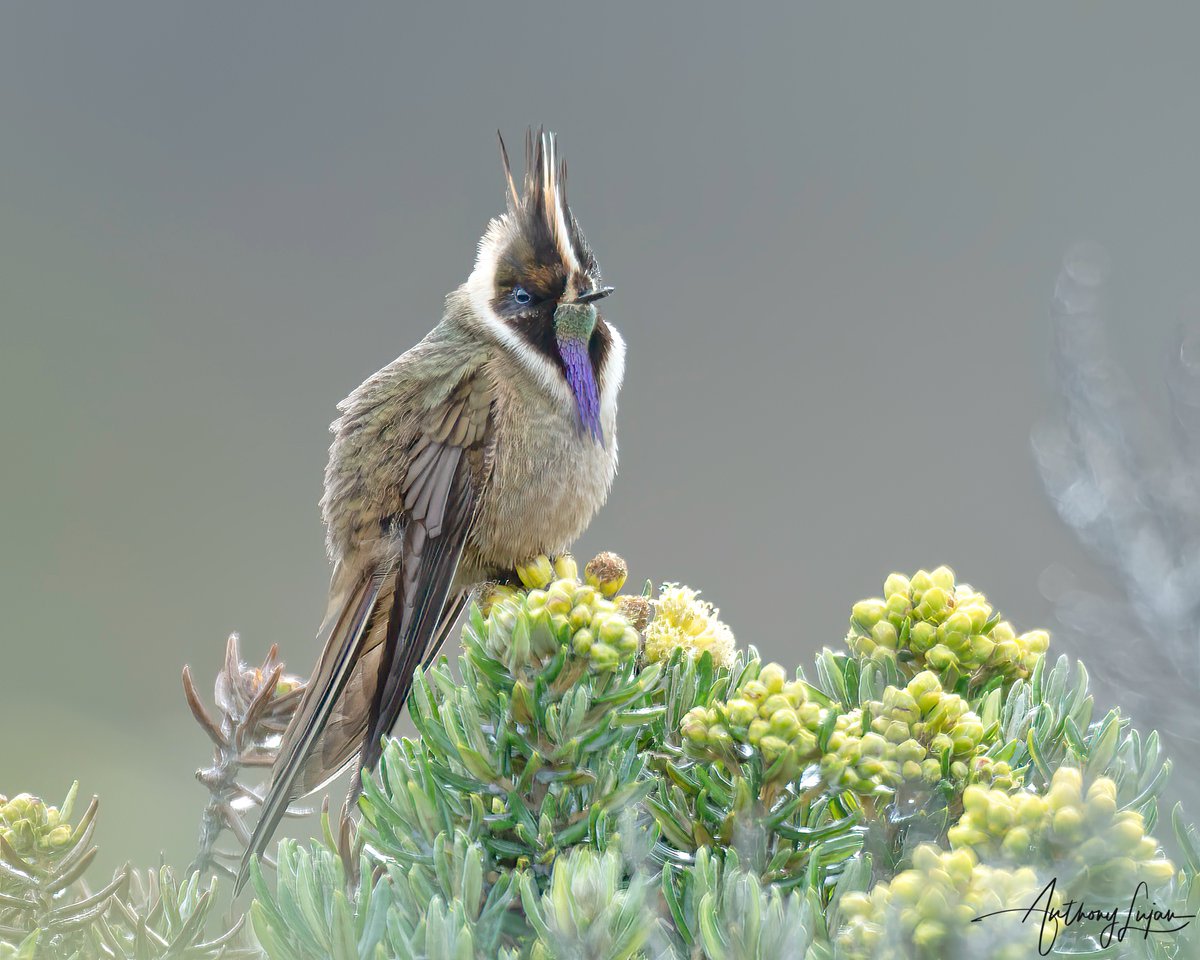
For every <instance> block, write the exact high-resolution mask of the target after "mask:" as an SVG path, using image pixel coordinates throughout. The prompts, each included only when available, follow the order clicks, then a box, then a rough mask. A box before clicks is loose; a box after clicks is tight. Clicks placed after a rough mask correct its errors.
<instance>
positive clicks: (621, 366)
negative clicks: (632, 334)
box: [600, 323, 625, 433]
mask: <svg viewBox="0 0 1200 960" xmlns="http://www.w3.org/2000/svg"><path fill="white" fill-rule="evenodd" d="M608 332H609V335H610V336H611V337H612V343H611V344H610V345H609V348H608V355H607V356H606V357H605V363H604V369H603V370H601V371H600V422H601V423H602V424H603V425H604V430H605V433H611V432H612V429H613V424H614V423H615V422H616V418H617V394H618V393H619V392H620V390H621V381H622V380H623V379H624V378H625V339H624V338H623V337H622V336H621V334H620V333H618V332H617V328H616V327H614V326H613V325H612V324H611V323H609V324H608Z"/></svg>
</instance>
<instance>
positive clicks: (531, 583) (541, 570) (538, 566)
mask: <svg viewBox="0 0 1200 960" xmlns="http://www.w3.org/2000/svg"><path fill="white" fill-rule="evenodd" d="M517 577H518V578H520V581H521V583H523V584H524V585H525V587H526V588H527V589H530V590H533V589H538V590H541V589H544V588H545V587H546V585H547V584H549V583H550V581H551V580H553V579H554V567H553V566H552V565H551V563H550V558H549V557H547V556H546V555H545V554H539V555H538V556H536V557H534V558H533V559H532V560H530V561H528V562H527V563H523V564H517Z"/></svg>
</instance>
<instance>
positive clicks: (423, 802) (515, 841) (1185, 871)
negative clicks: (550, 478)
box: [0, 554, 1200, 960]
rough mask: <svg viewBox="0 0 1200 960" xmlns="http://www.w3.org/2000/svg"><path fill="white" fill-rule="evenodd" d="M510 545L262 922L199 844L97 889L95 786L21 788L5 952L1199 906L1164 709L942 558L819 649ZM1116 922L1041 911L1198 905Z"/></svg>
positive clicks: (863, 940) (561, 948)
mask: <svg viewBox="0 0 1200 960" xmlns="http://www.w3.org/2000/svg"><path fill="white" fill-rule="evenodd" d="M518 574H519V577H520V580H521V584H522V586H520V587H517V586H505V587H498V588H495V589H493V590H492V591H490V592H489V593H488V594H487V596H486V597H484V598H483V602H482V603H481V605H479V606H476V607H473V608H472V609H471V611H470V613H469V617H468V620H467V623H466V626H465V628H464V631H463V637H462V651H461V655H460V656H459V657H458V659H457V663H455V664H453V665H452V664H451V663H450V662H448V661H447V660H446V659H443V660H442V661H441V662H440V663H438V664H436V665H435V666H433V667H432V668H431V669H430V670H428V671H427V672H425V673H424V674H421V675H419V676H417V677H416V678H415V682H414V686H413V693H412V697H411V699H410V701H409V712H410V715H411V717H412V720H413V723H414V724H415V726H416V729H417V732H418V736H417V737H416V738H414V739H399V740H391V741H389V742H388V743H387V744H386V745H385V749H384V753H383V757H382V759H381V761H380V763H379V766H378V768H377V770H376V771H374V774H373V775H371V776H368V777H367V778H366V780H365V783H364V788H363V795H362V797H361V798H360V800H359V812H360V813H361V820H360V822H359V823H358V824H357V825H353V824H352V823H351V821H350V820H348V819H346V818H345V817H344V818H343V820H342V823H341V825H340V829H339V830H338V831H336V834H337V835H336V836H335V831H334V830H333V829H332V828H331V826H330V823H329V820H328V818H326V820H325V821H324V823H325V830H324V838H323V839H321V840H316V841H313V842H311V843H310V844H308V845H307V846H305V845H301V844H298V843H296V842H293V841H284V842H282V843H281V844H280V847H279V855H278V874H277V877H276V879H275V881H274V883H271V882H269V880H268V879H267V878H266V877H265V876H264V874H263V872H262V870H261V869H259V868H258V867H256V868H255V870H254V872H253V882H254V892H255V900H254V902H253V904H252V907H251V911H250V917H251V921H252V927H253V932H254V935H255V937H256V940H257V946H255V947H250V946H248V945H246V944H244V943H242V942H241V940H240V938H239V937H237V936H236V935H235V933H236V931H235V932H231V933H228V934H222V935H219V936H216V937H215V938H214V937H213V934H212V933H211V932H208V933H206V932H205V928H206V927H208V926H210V925H211V917H210V916H209V914H211V912H212V910H211V904H212V902H213V888H211V887H210V888H207V889H204V888H202V886H201V885H200V883H199V880H198V877H197V876H196V875H195V874H192V875H190V876H189V877H188V878H187V880H186V881H185V882H183V883H180V884H177V883H176V882H175V881H174V880H173V878H172V877H171V875H170V874H169V872H166V871H163V872H162V873H160V874H158V875H155V877H156V880H155V882H154V883H153V884H152V886H153V890H147V889H145V888H146V886H147V885H146V884H136V883H133V882H132V880H131V875H129V874H127V873H126V872H124V871H122V872H120V873H119V874H118V876H117V877H116V878H115V879H114V881H113V884H110V885H108V886H106V887H105V888H103V889H101V890H100V891H98V892H97V893H90V892H88V890H87V889H86V888H83V887H81V886H79V885H78V884H77V883H76V881H77V880H78V879H79V876H80V875H81V874H82V872H83V871H84V870H85V869H86V867H87V865H88V863H90V857H91V856H92V855H93V854H92V853H89V852H88V851H89V841H90V836H91V831H92V827H93V824H94V818H95V805H94V803H93V805H92V807H90V808H89V810H88V812H87V813H86V814H85V815H84V817H83V818H81V820H80V823H79V825H77V826H71V825H70V822H69V818H70V803H69V802H68V803H65V804H64V805H63V809H62V810H61V811H57V810H54V808H50V807H45V806H44V805H43V806H38V804H39V803H40V801H36V800H34V799H33V798H16V799H15V800H14V801H10V802H7V806H5V805H3V803H0V960H5V958H10V957H19V958H22V960H40V958H42V957H48V956H78V957H80V958H89V960H90V958H93V957H97V958H98V957H134V956H136V957H139V958H140V957H149V958H156V957H162V958H165V957H168V956H170V957H176V956H178V957H188V958H196V960H203V958H210V957H212V958H216V957H222V956H225V957H237V956H248V955H251V952H253V953H255V954H257V955H259V956H261V955H262V954H265V955H266V956H267V957H269V958H270V960H325V958H334V960H392V958H404V960H407V958H413V960H474V958H488V960H491V958H502V960H559V958H561V960H651V958H653V960H784V958H796V957H799V958H802V960H868V958H870V960H875V958H879V960H934V958H938V960H940V958H956V957H967V956H970V957H982V958H990V960H1018V958H1023V957H1026V956H1034V955H1036V950H1037V946H1038V936H1039V933H1040V932H1043V931H1041V930H1040V929H1039V924H1038V923H1036V922H1032V923H1029V924H1022V923H1021V922H1020V918H1019V916H1016V915H1014V914H1011V913H998V911H1006V910H1011V909H1013V908H1015V907H1020V908H1022V910H1023V909H1024V908H1026V907H1028V906H1029V905H1030V903H1031V902H1032V901H1033V900H1034V898H1036V897H1037V896H1038V895H1039V891H1043V890H1044V889H1045V888H1046V886H1047V883H1048V881H1049V880H1051V879H1055V880H1056V881H1057V891H1056V894H1055V895H1054V896H1053V897H1051V896H1049V895H1048V896H1047V903H1054V904H1061V903H1063V902H1064V901H1065V900H1066V898H1068V897H1070V898H1073V901H1074V902H1081V903H1087V904H1088V905H1089V906H1094V907H1097V908H1099V907H1102V906H1106V905H1110V904H1116V903H1121V902H1124V903H1125V904H1126V905H1127V904H1128V902H1129V898H1130V897H1131V896H1133V894H1134V886H1135V885H1136V884H1137V883H1138V882H1142V881H1144V882H1145V883H1146V885H1147V886H1146V890H1147V896H1146V897H1145V898H1144V900H1145V902H1144V903H1143V904H1142V905H1143V906H1149V900H1150V899H1151V898H1152V900H1153V902H1154V904H1155V905H1156V906H1157V907H1158V908H1159V909H1161V910H1165V909H1167V908H1170V909H1172V910H1174V911H1175V912H1176V913H1177V914H1197V913H1200V880H1198V877H1200V837H1198V835H1197V833H1196V831H1195V830H1194V829H1193V828H1192V827H1191V826H1190V825H1189V824H1188V823H1187V822H1186V820H1185V819H1184V817H1183V815H1182V813H1181V812H1180V811H1179V810H1176V811H1175V813H1174V815H1173V817H1172V818H1171V823H1170V826H1171V828H1172V829H1171V831H1170V832H1171V833H1173V834H1174V841H1175V845H1176V849H1177V851H1178V854H1179V863H1178V864H1176V863H1173V862H1172V861H1171V860H1168V858H1167V856H1166V854H1165V853H1164V851H1163V850H1162V848H1161V847H1160V845H1159V843H1158V842H1157V841H1156V840H1154V839H1153V837H1152V836H1151V832H1152V831H1154V830H1155V827H1156V824H1157V825H1158V826H1159V827H1162V824H1161V823H1159V810H1158V797H1159V794H1160V791H1161V789H1162V787H1163V784H1164V781H1165V779H1166V776H1167V773H1168V769H1169V765H1168V764H1167V762H1166V760H1165V759H1164V757H1163V756H1162V751H1161V748H1160V745H1159V740H1158V737H1157V736H1156V735H1155V734H1153V733H1152V734H1150V735H1149V736H1146V737H1143V736H1141V735H1140V734H1139V733H1138V732H1137V731H1135V730H1133V729H1132V728H1131V727H1130V724H1129V722H1128V720H1127V719H1126V718H1124V717H1122V716H1121V715H1120V714H1119V713H1118V712H1117V711H1115V710H1114V711H1111V712H1109V713H1107V714H1105V715H1104V716H1102V717H1101V718H1099V719H1098V720H1093V712H1094V704H1093V701H1092V697H1091V695H1090V693H1089V691H1088V678H1087V673H1086V671H1085V670H1084V669H1083V667H1082V665H1079V664H1075V665H1071V664H1070V663H1068V662H1067V660H1066V659H1065V658H1059V659H1058V660H1057V661H1055V662H1051V661H1049V660H1047V658H1046V657H1045V656H1044V653H1045V650H1046V636H1045V634H1044V633H1042V632H1041V631H1031V632H1028V633H1024V634H1018V633H1017V632H1016V631H1015V630H1014V629H1013V628H1012V627H1011V626H1009V625H1008V624H1007V622H1006V621H1004V620H1002V619H1001V618H1000V616H999V615H998V614H997V613H995V611H993V610H992V608H991V606H990V605H989V604H988V603H987V601H986V598H984V597H983V596H982V594H979V593H978V592H977V591H974V590H973V589H971V588H970V587H968V586H966V585H964V584H959V583H957V582H956V581H955V579H954V576H953V573H952V572H951V571H949V570H948V569H947V568H938V569H936V570H934V571H932V572H931V573H925V572H918V573H917V574H916V575H914V576H912V577H906V576H901V575H898V574H894V575H892V576H891V577H889V578H888V580H887V582H886V584H885V587H884V597H883V598H881V599H873V600H869V601H863V602H862V603H859V604H857V605H855V607H854V611H853V614H852V617H851V626H850V633H849V635H848V637H847V649H846V650H843V651H840V652H838V651H834V650H829V649H826V650H824V651H822V652H821V654H820V655H819V656H818V657H817V660H816V663H815V665H814V668H813V670H812V672H811V675H806V674H805V673H804V672H803V671H802V670H796V671H789V670H787V669H785V668H783V667H781V666H779V665H778V664H763V663H762V661H761V659H760V657H759V656H758V654H757V652H756V651H755V649H754V648H753V647H745V648H742V649H740V650H739V649H737V648H735V647H733V646H732V632H731V631H730V630H729V628H728V627H727V626H726V625H725V624H723V623H721V622H720V621H719V620H718V619H717V611H716V610H715V608H713V607H712V606H711V605H710V604H708V603H707V602H706V601H700V600H699V599H698V598H697V595H696V592H695V591H693V590H690V589H689V588H686V587H680V586H678V585H675V584H666V585H664V587H663V588H662V590H661V591H660V592H659V594H658V595H657V596H654V597H652V596H650V595H649V592H648V593H647V595H646V596H633V595H629V596H618V595H617V591H618V590H619V589H620V588H621V586H622V585H623V584H624V582H625V579H626V571H625V566H624V563H623V561H621V560H620V558H617V557H615V556H613V555H611V554H608V555H603V556H602V557H600V558H597V559H596V560H595V561H593V562H592V563H590V564H588V565H587V567H586V568H585V571H584V574H583V576H582V577H580V576H579V572H578V569H577V567H576V565H575V563H574V561H573V560H571V559H570V558H562V557H560V558H558V559H557V560H556V561H551V560H550V559H549V558H545V557H541V558H536V559H535V560H533V561H531V562H530V563H529V564H527V565H525V566H523V567H522V568H521V569H520V570H519V571H518ZM651 615H653V617H654V619H649V618H650V617H651ZM660 617H661V618H662V619H659V618H660ZM655 623H657V624H658V626H657V628H655ZM648 636H652V637H653V644H652V645H651V649H648V648H647V637H648ZM236 660H237V657H232V661H236ZM232 661H231V662H232ZM234 667H237V668H238V669H239V670H240V667H238V664H237V663H233V664H232V666H231V667H230V668H229V669H230V670H233V668H234ZM227 672H228V671H227ZM235 672H236V671H235ZM239 675H240V674H239ZM252 693H253V691H249V693H248V696H249V695H250V694H252ZM239 715H240V714H239ZM253 739H254V738H250V740H253ZM248 742H249V741H248ZM254 742H255V743H257V741H254ZM222 782H224V781H222ZM18 801H19V802H18ZM222 822H223V823H225V824H226V825H227V826H228V825H231V824H230V821H229V820H228V818H227V819H226V820H225V821H222ZM232 825H233V826H234V827H235V828H236V823H234V824H232ZM235 832H236V829H235ZM1157 832H1159V833H1160V834H1161V833H1163V832H1164V830H1162V829H1160V830H1159V831H1157ZM14 858H16V859H14ZM135 887H138V888H139V890H138V891H134V892H131V890H134V888H135ZM992 913H994V914H996V915H995V916H991V917H986V918H985V919H984V920H982V921H981V922H979V923H972V920H973V919H974V918H975V917H977V916H980V915H983V914H992ZM1176 925H1178V923H1177V924H1176ZM1103 927H1104V925H1103V924H1102V923H1096V922H1092V923H1090V924H1089V923H1088V922H1080V923H1075V924H1069V925H1068V924H1063V923H1051V925H1050V928H1049V929H1050V932H1051V933H1052V934H1053V936H1054V937H1055V941H1054V953H1053V954H1052V955H1057V956H1066V955H1071V956H1091V957H1097V958H1098V957H1114V958H1117V957H1119V958H1122V960H1138V958H1147V960H1186V958H1190V957H1194V956H1200V931H1198V930H1197V929H1194V928H1193V927H1192V926H1185V927H1184V928H1182V929H1178V930H1174V931H1172V932H1170V933H1165V932H1157V933H1152V934H1151V935H1149V936H1143V935H1142V934H1141V932H1140V931H1135V932H1134V933H1132V934H1131V935H1130V936H1129V937H1127V938H1126V939H1125V940H1124V941H1119V942H1112V943H1110V942H1108V941H1106V940H1105V939H1104V937H1103V933H1102V931H1103ZM206 936H207V937H209V939H205V937H206ZM260 949H261V953H259V952H258V951H259V950H260ZM64 951H65V952H64Z"/></svg>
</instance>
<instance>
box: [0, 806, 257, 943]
mask: <svg viewBox="0 0 1200 960" xmlns="http://www.w3.org/2000/svg"><path fill="white" fill-rule="evenodd" d="M77 793H78V785H77V784H76V785H74V786H72V787H71V790H70V792H69V793H68V794H67V798H66V800H65V801H64V802H63V804H62V807H61V808H56V807H52V806H48V805H47V804H45V803H44V802H43V801H42V800H40V799H38V798H36V797H32V796H29V795H28V794H22V795H20V796H17V797H14V798H13V799H12V800H5V799H4V798H2V797H0V958H6V960H7V958H20V960H44V958H64V960H65V958H78V960H92V958H120V960H135V958H136V960H167V958H180V960H184V958H186V960H218V958H225V960H234V958H243V957H245V958H249V957H255V956H257V955H258V951H257V950H256V949H255V948H254V947H253V946H252V945H250V944H247V943H246V942H245V941H244V940H243V939H242V938H241V937H240V936H239V931H240V928H241V926H242V922H241V921H240V920H239V921H237V922H236V923H234V924H233V925H232V926H230V927H226V928H223V929H222V931H221V932H220V933H219V934H217V935H215V936H210V935H209V933H208V926H209V918H210V914H211V913H212V907H213V905H214V899H215V893H216V889H215V882H216V881H215V880H214V881H213V885H210V886H209V887H208V888H207V889H204V888H202V887H201V886H200V880H199V875H198V874H196V873H192V874H190V875H189V876H188V879H187V880H186V881H185V882H184V883H182V884H180V883H178V882H177V881H176V880H175V877H174V875H173V874H172V873H171V871H170V870H169V869H168V868H165V867H164V868H163V869H162V870H160V871H158V872H151V873H148V874H146V875H145V876H142V875H140V874H137V873H134V872H132V871H130V869H129V868H128V867H123V868H122V869H120V870H118V871H117V872H116V874H115V875H114V876H113V878H112V880H111V881H110V882H108V883H107V884H105V885H104V886H102V887H101V888H100V889H98V890H95V891H93V890H92V889H91V888H90V887H89V885H88V884H87V881H86V879H85V876H84V875H85V874H86V873H87V870H88V868H89V867H90V866H91V864H92V861H93V860H94V859H95V857H96V849H97V848H96V847H94V846H92V845H91V840H92V835H93V833H94V831H95V827H96V813H97V810H98V809H99V804H98V802H97V800H96V799H95V798H93V799H92V802H91V803H90V804H89V805H88V808H87V810H86V811H85V812H84V814H83V816H82V817H80V820H79V823H78V824H76V825H74V826H73V825H72V824H71V822H70V818H71V813H72V809H73V806H74V801H75V797H76V795H77Z"/></svg>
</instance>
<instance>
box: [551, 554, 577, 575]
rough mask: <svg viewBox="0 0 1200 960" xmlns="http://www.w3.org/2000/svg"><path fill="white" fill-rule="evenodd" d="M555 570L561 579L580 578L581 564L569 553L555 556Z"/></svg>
mask: <svg viewBox="0 0 1200 960" xmlns="http://www.w3.org/2000/svg"><path fill="white" fill-rule="evenodd" d="M554 572H555V574H556V575H557V576H558V578H559V579H560V580H578V579H579V565H578V564H576V563H575V558H574V557H573V556H571V555H570V554H569V553H564V554H561V555H559V556H557V557H555V558H554Z"/></svg>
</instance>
